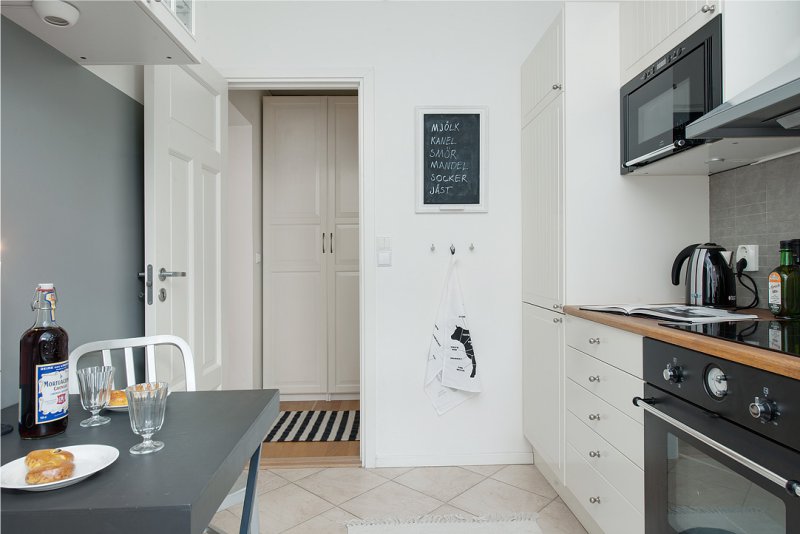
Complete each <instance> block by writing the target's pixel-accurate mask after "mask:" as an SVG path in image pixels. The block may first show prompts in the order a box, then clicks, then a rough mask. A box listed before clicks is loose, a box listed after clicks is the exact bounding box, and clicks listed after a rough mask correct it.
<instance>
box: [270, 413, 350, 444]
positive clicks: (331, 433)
mask: <svg viewBox="0 0 800 534" xmlns="http://www.w3.org/2000/svg"><path fill="white" fill-rule="evenodd" d="M360 415H361V412H360V411H359V410H342V411H315V410H304V411H286V412H281V413H280V414H279V415H278V419H277V420H276V421H275V423H274V424H273V425H272V428H270V429H269V433H268V434H267V439H265V440H264V441H268V442H272V443H277V442H289V441H358V440H359V429H360V426H361V425H360V422H361V417H360Z"/></svg>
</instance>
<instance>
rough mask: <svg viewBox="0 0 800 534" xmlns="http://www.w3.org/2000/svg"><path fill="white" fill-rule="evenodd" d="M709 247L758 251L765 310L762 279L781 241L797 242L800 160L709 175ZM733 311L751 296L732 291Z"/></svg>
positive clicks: (787, 159)
mask: <svg viewBox="0 0 800 534" xmlns="http://www.w3.org/2000/svg"><path fill="white" fill-rule="evenodd" d="M709 189H710V190H709V197H710V218H711V220H710V223H711V241H713V242H715V243H717V244H719V245H722V246H723V247H725V248H726V249H728V250H733V251H735V250H736V249H737V247H738V246H739V245H758V246H759V258H758V262H759V269H758V271H757V272H751V273H748V274H749V275H750V276H752V277H753V279H755V281H756V284H757V286H758V293H759V297H760V298H761V302H760V304H759V307H760V308H766V307H767V304H766V294H767V276H768V275H769V273H770V272H771V271H772V269H774V268H775V267H776V266H777V265H778V263H779V254H778V247H779V242H780V241H781V240H783V239H792V238H800V154H792V155H791V156H786V157H783V158H779V159H774V160H772V161H767V162H764V163H759V164H758V165H750V166H747V167H741V168H739V169H734V170H731V171H727V172H722V173H719V174H715V175H714V176H712V177H711V178H710V180H709ZM736 294H737V296H738V300H739V305H740V306H743V305H746V304H748V303H749V302H750V300H751V298H752V295H751V294H750V292H748V291H747V290H746V289H744V288H742V286H741V285H739V287H738V288H737V293H736Z"/></svg>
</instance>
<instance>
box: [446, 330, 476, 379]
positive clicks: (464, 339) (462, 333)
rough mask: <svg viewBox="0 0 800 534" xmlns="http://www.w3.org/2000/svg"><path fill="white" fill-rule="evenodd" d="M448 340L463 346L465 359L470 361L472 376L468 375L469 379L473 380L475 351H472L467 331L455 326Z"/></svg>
mask: <svg viewBox="0 0 800 534" xmlns="http://www.w3.org/2000/svg"><path fill="white" fill-rule="evenodd" d="M450 339H452V340H455V341H458V342H459V343H461V344H462V345H464V352H466V353H467V357H468V358H469V359H470V361H472V374H470V375H469V377H470V378H475V372H476V371H477V370H478V363H477V362H476V361H475V351H474V350H472V339H471V338H470V337H469V330H467V329H464V328H461V327H460V326H457V327H456V329H455V331H454V332H453V335H452V336H450Z"/></svg>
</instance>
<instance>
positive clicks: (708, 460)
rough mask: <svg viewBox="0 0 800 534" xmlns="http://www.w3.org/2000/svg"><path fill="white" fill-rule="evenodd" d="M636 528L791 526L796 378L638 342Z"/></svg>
mask: <svg viewBox="0 0 800 534" xmlns="http://www.w3.org/2000/svg"><path fill="white" fill-rule="evenodd" d="M644 378H645V380H646V382H647V384H645V388H644V398H640V397H636V398H634V399H633V403H634V404H635V405H636V406H639V407H641V408H642V409H644V410H645V412H646V413H645V414H644V415H645V418H644V435H645V437H644V441H645V443H644V445H645V465H644V476H645V526H646V529H645V530H646V532H648V533H650V532H652V533H658V534H711V533H714V534H733V533H736V534H743V533H744V534H789V533H797V532H800V481H798V478H800V381H797V380H793V379H791V378H787V377H784V376H779V375H775V374H772V373H769V372H766V371H762V370H759V369H756V368H753V367H749V366H745V365H741V364H738V363H735V362H730V361H727V360H723V359H721V358H716V357H713V356H710V355H708V354H704V353H701V352H696V351H693V350H689V349H686V348H683V347H678V346H675V345H671V344H669V343H664V342H662V341H656V340H654V339H649V338H645V340H644Z"/></svg>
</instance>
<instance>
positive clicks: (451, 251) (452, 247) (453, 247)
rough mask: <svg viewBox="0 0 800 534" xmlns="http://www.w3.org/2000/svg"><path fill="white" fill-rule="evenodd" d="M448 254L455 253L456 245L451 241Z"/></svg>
mask: <svg viewBox="0 0 800 534" xmlns="http://www.w3.org/2000/svg"><path fill="white" fill-rule="evenodd" d="M450 254H452V255H453V256H455V255H456V247H455V246H454V245H453V244H452V243H450Z"/></svg>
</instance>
